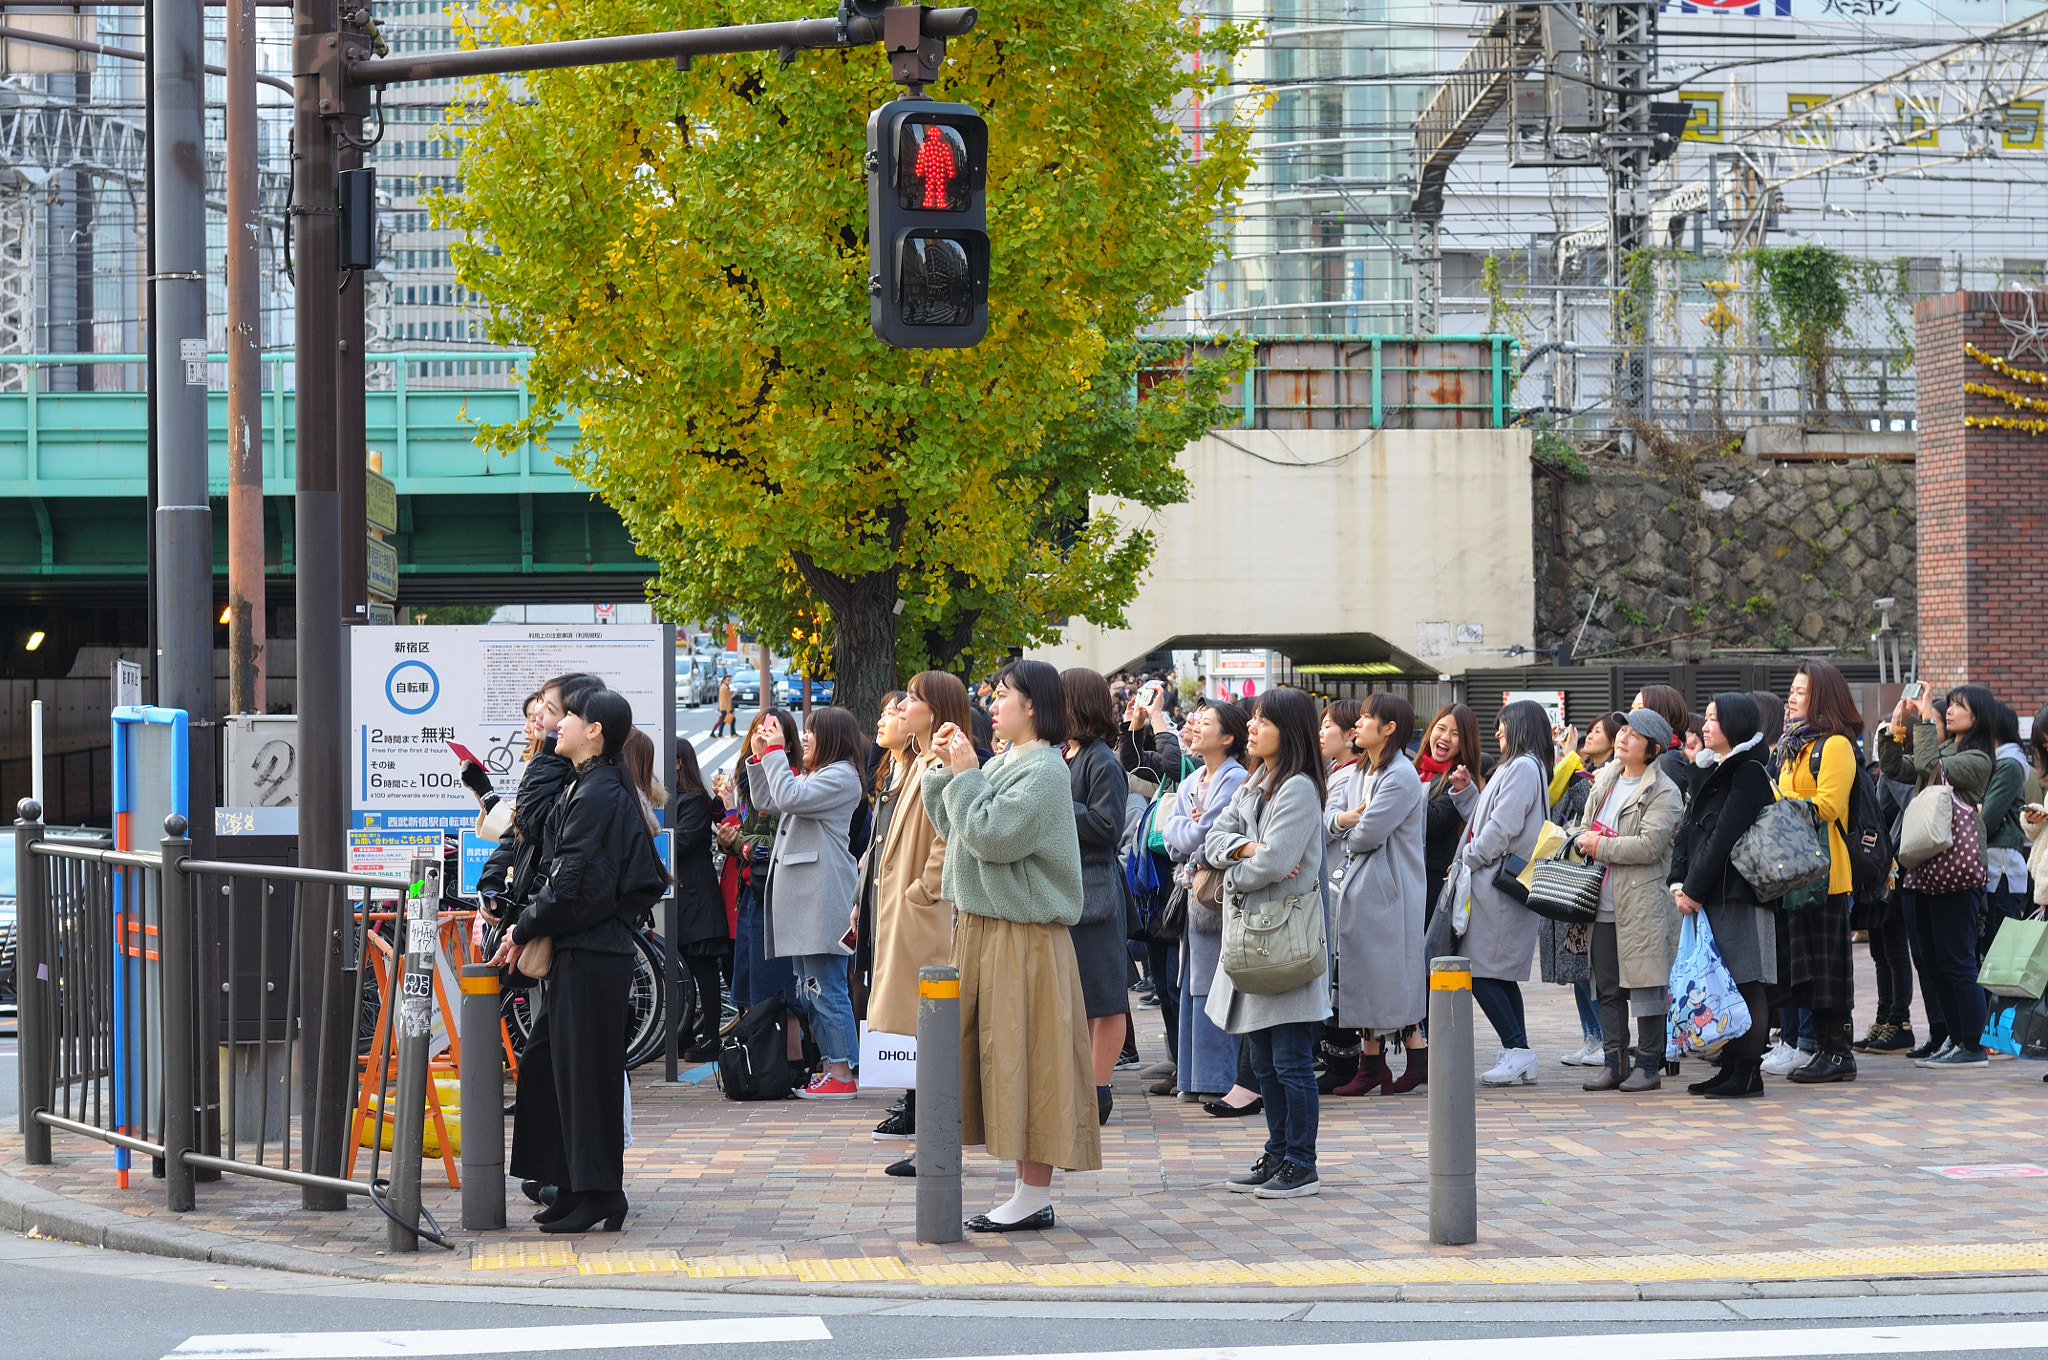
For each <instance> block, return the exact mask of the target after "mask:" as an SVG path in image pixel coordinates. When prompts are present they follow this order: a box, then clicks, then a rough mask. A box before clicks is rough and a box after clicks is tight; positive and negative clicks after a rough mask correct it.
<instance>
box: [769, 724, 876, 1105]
mask: <svg viewBox="0 0 2048 1360" xmlns="http://www.w3.org/2000/svg"><path fill="white" fill-rule="evenodd" d="M805 735H806V736H807V737H809V738H810V741H809V743H808V744H809V746H810V752H809V754H808V755H807V756H806V758H805V760H804V772H803V773H802V774H801V775H799V774H797V773H796V772H795V771H794V770H792V769H791V768H790V760H789V751H788V748H787V747H785V746H784V745H783V740H784V730H783V728H782V727H781V725H780V724H763V725H762V726H761V727H759V728H757V729H756V730H755V732H754V739H753V743H752V748H753V754H752V756H751V757H750V758H749V759H748V761H747V786H748V788H750V789H751V790H752V791H753V795H754V802H755V804H756V805H757V806H759V807H761V808H763V809H765V810H767V811H769V812H773V813H775V814H776V816H777V817H778V819H779V820H778V821H777V823H776V826H775V847H774V849H773V851H772V852H771V853H770V855H769V859H768V875H767V888H766V891H765V892H764V893H763V894H762V897H763V901H764V909H765V916H766V931H765V935H764V943H765V947H766V950H767V953H768V955H769V957H771V958H779V959H788V960H790V964H791V967H792V969H793V970H794V973H795V979H796V982H795V986H796V995H795V996H793V997H791V998H790V1000H791V1001H792V1002H793V1003H794V1004H795V1006H796V1007H797V1009H798V1010H801V1011H804V1012H807V1013H808V1015H809V1017H810V1021H811V1030H812V1037H813V1038H814V1039H815V1040H816V1041H817V1044H818V1051H819V1053H820V1054H821V1055H822V1057H823V1058H824V1062H825V1069H824V1071H822V1072H819V1073H818V1074H817V1075H816V1076H814V1077H812V1078H811V1080H810V1083H809V1084H808V1085H806V1086H804V1087H802V1088H801V1089H799V1090H798V1091H797V1093H796V1097H797V1099H798V1100H852V1099H853V1098H854V1096H855V1095H856V1094H857V1093H858V1087H857V1086H856V1085H855V1083H854V1079H853V1064H854V1063H855V1062H857V1061H858V1060H859V1058H860V1036H859V1033H858V1031H857V1030H856V1029H855V1028H854V1021H853V1002H852V1000H851V999H850V997H849V996H848V995H847V971H848V963H847V959H848V956H850V955H851V954H852V953H853V950H852V948H851V947H850V946H849V945H848V944H847V943H846V937H847V936H848V935H849V934H851V933H852V931H851V928H852V915H853V907H854V890H855V887H856V879H857V874H856V872H855V868H854V862H853V855H852V854H851V852H849V851H848V850H847V848H846V838H847V832H848V829H849V828H850V826H851V825H852V822H853V811H854V808H855V806H856V805H858V804H859V802H860V800H861V783H862V778H861V776H862V769H861V760H862V757H863V755H864V754H865V741H864V739H863V737H862V735H861V730H860V724H859V723H858V722H857V721H855V719H854V716H853V715H852V714H851V713H848V712H847V711H846V710H845V709H843V708H819V709H813V710H812V712H811V722H810V727H809V729H808V730H807V731H806V733H805Z"/></svg>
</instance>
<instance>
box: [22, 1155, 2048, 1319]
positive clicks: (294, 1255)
mask: <svg viewBox="0 0 2048 1360" xmlns="http://www.w3.org/2000/svg"><path fill="white" fill-rule="evenodd" d="M0 1229H4V1230H6V1231H9V1232H17V1233H21V1234H24V1235H26V1236H32V1237H45V1238H53V1239H57V1240H60V1241H66V1242H77V1243H79V1244H81V1245H84V1246H88V1247H101V1248H104V1249H106V1250H108V1251H126V1252H134V1253H137V1254H140V1255H145V1256H165V1257H171V1258H173V1259H176V1260H183V1261H204V1262H209V1263H212V1264H217V1265H231V1266H252V1267H255V1268H258V1269H262V1270H282V1271H288V1272H291V1273H293V1274H298V1275H319V1276H325V1277H327V1278H330V1279H336V1278H338V1279H354V1280H364V1281H375V1282H378V1283H381V1284H420V1285H439V1286H443V1287H446V1286H449V1285H463V1286H481V1287H484V1288H494V1289H601V1290H606V1291H619V1290H641V1291H645V1292H649V1293H666V1294H705V1295H721V1296H726V1297H734V1296H740V1297H744V1296H747V1295H757V1296H771V1297H783V1298H839V1299H871V1300H874V1301H876V1302H906V1301H909V1300H914V1299H958V1300H962V1301H995V1300H1001V1301H1005V1302H1016V1301H1018V1300H1031V1301H1036V1302H1045V1303H1295V1302H1298V1303H1301V1304H1304V1305H1306V1304H1312V1303H1589V1302H1600V1303H1617V1302H1640V1303H1659V1302H1668V1303H1691V1302H1716V1301H1722V1300H1736V1299H1823V1298H1886V1297H1890V1298H1897V1297H1903V1296H1909V1295H1929V1294H1964V1295H1967V1294H2002V1293H2038V1294H2041V1295H2042V1296H2043V1300H2044V1307H2043V1311H2048V1272H2034V1273H2030V1274H2020V1275H1948V1276H1940V1277H1935V1278H1927V1277H1918V1276H1910V1275H1865V1276H1848V1277H1842V1278H1836V1279H1829V1280H1667V1281H1655V1282H1646V1283H1641V1284H1637V1283H1633V1282H1630V1281H1625V1280H1617V1281H1612V1282H1603V1281H1574V1282H1570V1283H1563V1284H1554V1285H1546V1284H1408V1285H1395V1284H1387V1285H1341V1286H1327V1285H1326V1286H1315V1285H1306V1286H1300V1287H1290V1288H1286V1289H1280V1288H1276V1287H1273V1286H1270V1285H1267V1286H1256V1287H1250V1286H1248V1287H1244V1288H1236V1289H1233V1288H1228V1287H1222V1288H1219V1287H1215V1286H1195V1287H1182V1288H1155V1289H1133V1288H1128V1287H1102V1288H1076V1287H1072V1286H1068V1287H1050V1288H1048V1287H1044V1286H1024V1287H1018V1286H1014V1285H1013V1286H1007V1287H1005V1286H994V1285H920V1284H896V1283H880V1282H853V1281H816V1282H799V1281H794V1280H790V1281H783V1280H764V1279H738V1280H712V1279H704V1280H696V1279H690V1278H689V1277H687V1276H677V1275H662V1276H649V1275H567V1276H563V1275H554V1276H544V1277H541V1278H538V1279H534V1278H524V1277H512V1276H506V1275H499V1274H495V1273H493V1272H478V1273H464V1274H461V1275H453V1274H449V1273H441V1272H426V1271H415V1270H412V1269H410V1268H409V1267H408V1266H407V1265H406V1264H405V1263H402V1262H392V1263H389V1264H379V1263H372V1262H362V1261H356V1260H353V1259H349V1258H343V1257H335V1256H330V1255H327V1254H325V1253H323V1252H317V1251H308V1250H306V1249H305V1248H303V1247H289V1246H283V1245H281V1244H274V1243H256V1242H249V1241H245V1240H244V1239H242V1238H239V1237H233V1236H230V1235H229V1234H227V1233H219V1232H211V1231H208V1230H206V1229H201V1228H185V1227H180V1226H178V1225H177V1224H174V1223H163V1222H160V1221H158V1220H155V1219H150V1218H141V1217H138V1216H136V1215H134V1214H125V1213H122V1212H121V1211H120V1210H118V1209H106V1208H101V1207H100V1206H99V1205H96V1204H82V1203H80V1202H78V1201H77V1200H73V1199H68V1198H66V1197H65V1196H63V1195H59V1194H57V1193H55V1192H54V1191H50V1190H45V1189H43V1188H42V1187H40V1186H36V1185H31V1184H30V1183H28V1182H27V1181H24V1180H22V1179H21V1178H19V1177H17V1176H13V1175H10V1174H8V1173H6V1172H4V1171H0Z"/></svg>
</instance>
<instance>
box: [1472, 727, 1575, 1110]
mask: <svg viewBox="0 0 2048 1360" xmlns="http://www.w3.org/2000/svg"><path fill="white" fill-rule="evenodd" d="M1494 740H1495V741H1497V742H1498V743H1499V744H1500V764H1498V765H1496V766H1495V767H1494V770H1493V778H1491V779H1489V780H1488V781H1487V783H1486V787H1485V788H1484V789H1480V790H1477V791H1475V790H1473V789H1471V788H1467V790H1466V791H1465V793H1464V795H1462V798H1463V799H1469V800H1470V802H1471V805H1472V816H1471V820H1470V821H1469V822H1468V823H1467V826H1466V829H1465V842H1464V845H1463V846H1462V848H1460V850H1459V851H1458V867H1459V872H1460V873H1461V874H1462V875H1463V876H1464V881H1465V885H1466V886H1465V888H1464V890H1463V894H1464V895H1465V896H1468V897H1469V898H1470V899H1471V904H1472V911H1471V917H1470V919H1469V921H1468V923H1467V925H1466V928H1465V935H1464V939H1463V941H1462V944H1461V947H1462V949H1463V950H1464V952H1465V954H1466V955H1467V956H1468V957H1469V958H1470V959H1471V960H1472V1000H1473V1001H1474V1002H1475V1003H1477V1005H1478V1006H1479V1009H1480V1010H1482V1011H1484V1012H1486V1019H1487V1021H1488V1022H1489V1023H1490V1024H1491V1025H1492V1026H1493V1032H1494V1033H1495V1034H1496V1035H1498V1036H1499V1037H1500V1043H1501V1048H1500V1053H1499V1055H1498V1056H1497V1057H1496V1058H1495V1060H1494V1064H1493V1066H1492V1067H1491V1068H1489V1069H1487V1071H1486V1072H1485V1073H1484V1074H1483V1075H1482V1076H1481V1077H1480V1078H1479V1079H1480V1080H1481V1081H1482V1082H1484V1083H1485V1084H1486V1085H1488V1086H1513V1085H1514V1084H1516V1083H1517V1082H1520V1083H1522V1084H1524V1085H1534V1084H1535V1081H1536V1050H1535V1049H1533V1048H1531V1047H1529V1029H1528V1025H1527V1023H1526V1021H1525V1020H1524V1015H1523V1009H1522V983H1523V982H1525V981H1527V980H1528V977H1529V960H1530V958H1531V957H1532V956H1533V955H1534V954H1535V952H1536V936H1537V933H1538V927H1539V926H1540V924H1541V922H1542V920H1543V918H1542V917H1540V916H1538V915H1537V914H1536V913H1535V912H1533V911H1530V910H1529V908H1528V907H1526V906H1524V905H1523V904H1522V900H1521V898H1519V897H1517V896H1514V895H1513V894H1512V893H1510V892H1509V891H1508V890H1507V889H1505V888H1503V887H1501V886H1500V884H1499V879H1500V878H1501V877H1502V876H1503V875H1505V876H1506V877H1508V878H1514V877H1515V876H1517V875H1519V874H1520V873H1521V872H1522V869H1523V868H1524V867H1525V866H1526V865H1527V864H1528V862H1529V856H1531V855H1533V854H1535V853H1536V841H1537V838H1538V837H1539V836H1540V835H1541V834H1542V832H1543V822H1544V817H1545V815H1546V814H1547V813H1548V812H1549V810H1550V798H1549V789H1550V770H1551V765H1552V763H1553V762H1552V760H1551V746H1550V715H1549V714H1547V713H1545V712H1544V711H1543V708H1542V706H1541V705H1539V704H1535V703H1532V702H1531V701H1529V700H1527V699H1519V700H1517V701H1515V702H1514V703H1511V704H1509V705H1507V706H1506V707H1505V708H1503V709H1501V711H1500V725H1499V726H1498V727H1497V728H1495V730H1494ZM1453 919H1454V920H1455V918H1453Z"/></svg>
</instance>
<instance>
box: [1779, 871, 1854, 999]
mask: <svg viewBox="0 0 2048 1360" xmlns="http://www.w3.org/2000/svg"><path fill="white" fill-rule="evenodd" d="M1851 905H1852V898H1851V895H1850V894H1848V893H1836V894H1834V895H1833V896H1832V897H1830V898H1828V900H1827V901H1826V902H1824V903H1822V904H1820V905H1818V906H1815V907H1812V908H1809V909H1808V910H1806V911H1802V912H1796V913H1793V914H1791V915H1787V914H1785V913H1783V912H1780V913H1779V914H1778V986H1779V988H1780V991H1781V995H1780V998H1779V1000H1778V1001H1777V1002H1776V1003H1775V1004H1777V1005H1781V1006H1794V1007H1797V1008H1799V1009H1800V1010H1813V1011H1840V1012H1842V1013H1843V1014H1845V1015H1846V1014H1847V1013H1848V1012H1850V1011H1852V1010H1854V1009H1855V1008H1856V973H1855V966H1854V964H1853V963H1852V962H1851V956H1850V950H1849V930H1850V927H1849V909H1850V906H1851Z"/></svg>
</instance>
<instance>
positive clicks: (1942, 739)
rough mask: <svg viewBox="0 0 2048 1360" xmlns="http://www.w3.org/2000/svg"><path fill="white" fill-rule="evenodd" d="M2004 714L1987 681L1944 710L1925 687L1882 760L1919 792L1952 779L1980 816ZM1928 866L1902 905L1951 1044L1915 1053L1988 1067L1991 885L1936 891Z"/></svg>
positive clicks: (1896, 719) (1888, 739)
mask: <svg viewBox="0 0 2048 1360" xmlns="http://www.w3.org/2000/svg"><path fill="white" fill-rule="evenodd" d="M1916 709H1917V710H1918V711H1917V713H1916V712H1915V710H1916ZM1997 711H1998V701H1997V699H1996V698H1994V697H1993V696H1992V693H1991V691H1990V690H1988V689H1985V688H1984V687H1983V686H1981V685H1964V686H1962V687H1961V688H1959V689H1953V690H1950V691H1949V694H1948V702H1947V704H1946V705H1945V706H1944V707H1940V708H1937V707H1936V705H1935V703H1934V700H1933V699H1932V698H1930V697H1929V696H1928V695H1927V694H1925V693H1924V692H1923V693H1922V694H1921V696H1920V698H1919V699H1918V700H1915V701H1908V700H1904V699H1902V700H1900V701H1899V705H1898V707H1897V708H1896V709H1894V710H1893V711H1892V720H1891V722H1890V723H1889V724H1887V725H1886V726H1885V727H1884V728H1882V729H1881V730H1880V731H1879V732H1878V734H1877V759H1878V764H1879V765H1880V766H1882V767H1883V769H1884V773H1885V777H1886V778H1888V779H1897V780H1900V781H1901V782H1903V781H1906V780H1911V781H1912V782H1913V786H1914V791H1915V792H1916V793H1917V792H1918V791H1919V790H1921V789H1924V788H1926V787H1927V786H1928V785H1929V784H1933V783H1938V782H1940V781H1942V780H1946V781H1947V783H1948V786H1949V787H1950V788H1951V789H1953V790H1955V796H1956V797H1958V798H1960V799H1962V800H1963V801H1964V802H1965V803H1968V804H1969V805H1970V806H1971V807H1972V808H1976V809H1979V810H1980V813H1981V810H1982V808H1983V806H1984V795H1985V793H1986V791H1987V790H1988V789H1989V787H1990V783H1991V776H1992V773H1993V771H1994V769H1995V767H1996V763H1997V762H1996V751H1997V742H1996V740H1995V734H1996V730H1997V729H1996V727H1995V726H1994V724H1995V723H1996V721H1997V718H1996V714H1997ZM1909 742H1910V743H1911V745H1910V749H1909V748H1908V743H1909ZM1928 868H1929V866H1928V865H1925V864H1922V865H1917V866H1915V867H1914V868H1912V869H1910V870H1908V871H1907V872H1906V873H1905V875H1904V876H1903V877H1902V878H1901V879H1900V880H1899V907H1900V909H1901V910H1902V911H1903V912H1904V913H1905V917H1906V924H1907V928H1908V929H1910V930H1911V931H1912V932H1913V937H1914V939H1915V940H1916V941H1917V942H1918V944H1919V955H1918V959H1919V962H1920V963H1921V964H1923V965H1924V966H1923V969H1922V972H1921V979H1920V980H1921V985H1922V986H1923V987H1927V988H1930V989H1931V990H1932V991H1933V993H1934V997H1935V1000H1936V1002H1937V1003H1938V1004H1939V1005H1940V1007H1941V1018H1942V1019H1943V1020H1944V1021H1945V1022H1947V1026H1948V1033H1947V1036H1946V1045H1945V1046H1943V1047H1935V1048H1932V1049H1931V1050H1929V1051H1925V1052H1923V1051H1921V1050H1919V1049H1915V1050H1914V1051H1913V1053H1912V1055H1911V1056H1912V1057H1913V1058H1914V1059H1915V1060H1916V1062H1917V1063H1918V1064H1919V1065H1921V1066H1926V1067H1985V1066H1988V1065H1989V1064H1990V1061H1991V1060H1990V1058H1988V1057H1987V1056H1985V1053H1984V1047H1983V1043H1982V1040H1983V1037H1984V1020H1985V1003H1984V989H1983V988H1981V987H1979V986H1978V985H1977V918H1978V914H1979V913H1980V912H1981V911H1982V910H1983V907H1984V889H1983V888H1982V887H1976V888H1962V889H1958V890H1954V891H1949V892H1937V891H1934V890H1933V888H1934V884H1933V883H1932V882H1930V881H1929V876H1928V873H1927V871H1928ZM1931 1009H1932V1008H1930V1010H1931ZM1933 1037H1934V1036H1933V1035H1931V1034H1930V1035H1929V1042H1930V1044H1931V1043H1932V1041H1933Z"/></svg>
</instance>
